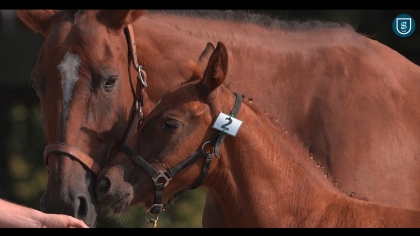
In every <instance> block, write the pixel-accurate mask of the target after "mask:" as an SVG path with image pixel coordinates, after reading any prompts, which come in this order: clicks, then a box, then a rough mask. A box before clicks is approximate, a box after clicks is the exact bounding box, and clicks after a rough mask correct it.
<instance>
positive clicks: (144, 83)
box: [137, 66, 147, 88]
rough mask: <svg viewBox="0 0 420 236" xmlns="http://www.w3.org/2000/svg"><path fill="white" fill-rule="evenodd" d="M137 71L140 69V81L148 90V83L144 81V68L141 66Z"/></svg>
mask: <svg viewBox="0 0 420 236" xmlns="http://www.w3.org/2000/svg"><path fill="white" fill-rule="evenodd" d="M137 69H138V72H139V76H138V78H139V79H140V81H141V83H142V84H143V86H144V87H145V88H146V87H147V83H146V81H144V80H143V73H142V71H143V70H142V66H139V67H138V68H137Z"/></svg>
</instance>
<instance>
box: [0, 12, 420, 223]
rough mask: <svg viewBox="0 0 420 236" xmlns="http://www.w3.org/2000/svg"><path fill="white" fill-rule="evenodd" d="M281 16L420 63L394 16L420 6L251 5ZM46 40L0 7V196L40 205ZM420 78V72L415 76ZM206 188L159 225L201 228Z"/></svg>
mask: <svg viewBox="0 0 420 236" xmlns="http://www.w3.org/2000/svg"><path fill="white" fill-rule="evenodd" d="M252 11H253V12H259V13H263V14H268V15H271V16H272V17H276V18H279V19H284V20H298V21H306V20H321V21H333V22H345V23H348V24H350V25H352V26H353V27H354V28H355V29H356V31H357V32H359V33H361V34H364V35H366V36H367V37H369V38H371V39H374V40H377V41H379V42H381V43H383V44H385V45H387V46H388V47H390V48H392V49H394V50H395V51H397V52H399V53H400V54H402V55H403V56H405V57H406V58H408V59H409V60H411V61H412V62H414V63H416V64H418V65H420V25H417V28H416V30H415V31H414V33H413V34H412V35H411V36H409V37H407V38H401V37H398V36H397V35H395V34H394V32H393V30H392V21H393V20H394V18H395V17H396V16H397V15H399V14H408V15H410V16H411V17H413V19H414V20H415V21H416V23H418V24H420V10H261V9H260V10H252ZM43 41H44V38H43V36H42V35H35V34H34V33H33V32H32V31H31V30H29V29H28V28H27V27H26V26H25V25H24V24H23V23H22V22H20V21H19V20H18V19H17V18H16V16H15V14H14V11H13V10H0V153H1V154H2V155H1V156H0V198H2V199H6V200H9V201H12V202H15V203H19V204H22V205H26V206H29V207H33V208H36V209H38V208H39V199H40V197H41V196H42V193H43V191H44V189H45V186H46V183H47V178H48V176H47V169H46V168H45V166H44V165H43V164H42V154H43V149H44V145H45V143H44V137H43V133H42V126H41V109H40V105H39V100H38V98H37V97H36V95H35V92H34V91H33V90H32V88H31V87H30V86H29V75H30V71H31V69H32V67H33V66H34V65H35V63H36V59H37V56H38V53H39V50H40V48H41V45H42V43H43ZM419 79H420V75H419ZM204 196H205V191H204V190H203V189H197V190H194V191H191V192H188V193H187V194H185V195H184V196H183V197H181V198H180V199H178V200H177V201H176V202H175V205H174V206H172V207H170V208H169V210H168V211H166V212H163V213H162V214H161V215H160V218H159V224H158V226H159V227H201V215H202V209H203V200H204ZM106 213H107V212H106V211H104V212H103V213H101V215H100V218H99V224H98V227H144V209H143V207H141V206H139V207H135V208H133V209H132V210H131V211H130V212H128V213H127V214H125V215H124V216H122V217H121V218H118V219H111V218H109V217H107V216H106Z"/></svg>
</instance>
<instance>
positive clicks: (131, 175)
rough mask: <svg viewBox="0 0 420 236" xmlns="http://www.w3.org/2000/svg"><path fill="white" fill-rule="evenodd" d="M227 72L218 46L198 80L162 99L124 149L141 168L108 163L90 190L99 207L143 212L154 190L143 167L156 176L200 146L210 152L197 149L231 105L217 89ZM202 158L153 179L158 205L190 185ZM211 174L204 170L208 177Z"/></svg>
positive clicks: (124, 159)
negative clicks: (160, 196) (132, 207)
mask: <svg viewBox="0 0 420 236" xmlns="http://www.w3.org/2000/svg"><path fill="white" fill-rule="evenodd" d="M227 71H228V52H227V50H226V48H225V46H224V45H223V44H222V43H220V42H219V43H218V45H217V47H216V49H214V52H213V53H212V54H211V57H210V59H209V62H208V65H207V68H206V69H205V71H204V75H203V76H202V75H200V73H197V72H194V71H193V76H192V78H191V79H190V80H189V81H187V82H186V83H183V84H181V85H179V86H178V87H176V88H174V89H172V90H171V91H170V92H169V93H167V94H166V95H164V96H163V97H162V99H161V101H160V102H159V103H158V104H157V105H156V107H155V108H154V110H153V111H152V112H151V113H150V114H149V115H148V117H147V118H146V119H145V120H144V122H143V124H142V125H141V127H140V130H139V131H138V132H137V133H136V135H135V136H134V137H133V138H132V139H131V140H130V141H129V142H128V144H127V146H128V147H129V148H131V149H133V150H134V151H133V152H134V154H135V153H137V155H138V156H141V157H142V158H143V160H144V162H146V163H147V164H144V163H143V164H142V163H136V162H134V161H133V160H132V159H131V158H130V157H128V156H127V154H126V153H123V152H119V153H117V154H116V155H115V156H113V157H111V158H110V161H109V163H108V164H107V165H106V166H105V167H104V169H103V171H102V172H101V174H100V175H99V176H98V185H97V188H96V191H97V197H98V201H99V204H100V205H101V206H104V207H109V208H111V209H112V210H113V211H114V212H115V213H117V214H118V213H122V212H124V211H126V210H127V209H128V207H129V206H130V205H134V204H137V203H145V204H146V207H148V208H149V207H151V204H152V199H154V197H155V193H156V191H158V189H157V188H158V187H157V185H156V183H154V181H153V180H152V178H151V174H149V173H148V171H145V168H146V169H147V168H149V169H150V168H151V169H154V170H156V171H157V172H159V171H164V170H169V169H171V168H173V167H175V166H177V165H178V164H180V163H181V162H183V161H184V160H185V159H187V158H188V157H189V156H191V154H193V153H195V152H197V151H198V152H200V150H201V149H202V147H203V151H204V152H211V150H210V149H211V147H210V146H207V145H203V144H204V143H205V142H206V141H208V140H210V139H211V137H212V136H213V135H214V134H216V133H217V130H215V129H212V128H211V124H212V122H214V118H215V116H217V115H218V114H219V112H224V113H226V114H228V113H229V112H230V110H231V109H232V106H233V102H232V103H231V102H230V101H233V100H234V95H233V93H232V92H230V91H228V90H227V89H226V88H224V87H223V86H221V85H222V83H223V81H224V80H225V78H226V75H227ZM145 134H153V135H145ZM207 149H209V150H207ZM201 157H202V158H201ZM204 159H205V158H204V156H200V157H199V158H197V160H196V161H194V162H192V163H190V164H188V165H186V166H185V168H184V169H182V170H180V171H179V172H177V173H176V174H174V175H173V178H172V179H171V180H170V181H167V180H166V181H165V178H166V177H164V176H161V177H162V178H158V179H157V182H159V183H163V185H166V184H167V186H165V187H164V188H163V195H164V198H163V201H162V203H163V204H165V203H167V201H170V200H171V199H173V198H174V197H176V196H177V193H178V192H179V191H182V190H185V189H188V188H189V187H190V186H191V185H192V184H193V183H194V182H195V181H196V179H197V177H198V176H199V175H200V173H201V171H202V168H203V163H204ZM213 162H217V160H215V159H214V160H213ZM140 165H145V166H149V165H150V166H149V167H144V166H143V167H141V166H140ZM214 165H215V163H213V164H212V167H214ZM213 169H214V168H210V171H209V173H210V172H212V170H213Z"/></svg>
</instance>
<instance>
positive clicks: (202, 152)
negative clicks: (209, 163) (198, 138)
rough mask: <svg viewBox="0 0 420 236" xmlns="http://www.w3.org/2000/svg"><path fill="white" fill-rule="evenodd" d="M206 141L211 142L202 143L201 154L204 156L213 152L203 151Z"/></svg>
mask: <svg viewBox="0 0 420 236" xmlns="http://www.w3.org/2000/svg"><path fill="white" fill-rule="evenodd" d="M208 143H211V141H207V142H205V143H203V145H202V146H201V154H203V156H205V155H213V154H214V152H212V153H206V151H204V146H205V145H206V144H208Z"/></svg>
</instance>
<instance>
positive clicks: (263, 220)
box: [205, 93, 420, 227]
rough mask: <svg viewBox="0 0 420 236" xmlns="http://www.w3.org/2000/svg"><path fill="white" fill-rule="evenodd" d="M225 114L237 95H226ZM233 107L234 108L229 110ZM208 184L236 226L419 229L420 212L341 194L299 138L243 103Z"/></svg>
mask: <svg viewBox="0 0 420 236" xmlns="http://www.w3.org/2000/svg"><path fill="white" fill-rule="evenodd" d="M222 98H223V103H224V104H226V105H225V106H226V108H225V109H229V108H228V107H227V106H229V105H227V104H234V96H233V95H232V93H230V94H229V96H222ZM230 106H231V105H230ZM237 118H238V119H239V120H242V121H243V124H242V126H241V127H240V130H239V132H238V133H237V136H236V137H232V136H227V137H226V139H225V141H224V144H223V145H222V149H221V158H220V160H218V161H217V164H216V165H215V167H214V171H213V172H212V173H211V174H210V175H209V176H208V180H207V181H206V183H205V185H206V186H207V187H208V188H209V189H210V190H211V191H214V192H215V193H216V194H217V195H218V197H219V198H220V200H221V202H222V204H223V205H224V210H225V212H226V214H227V216H228V218H229V221H230V222H229V223H230V225H231V226H233V227H413V226H414V227H420V212H418V211H415V210H407V209H401V208H396V207H391V206H386V205H381V204H376V203H370V202H364V201H361V200H356V199H352V198H350V197H347V196H345V195H343V193H341V192H339V191H338V190H337V189H336V188H335V187H334V186H333V185H332V183H330V182H329V180H328V179H326V178H325V177H324V175H323V173H322V172H321V171H320V169H319V168H318V167H317V166H316V164H315V163H314V162H313V161H312V160H311V159H310V158H309V153H308V152H307V151H306V149H305V148H303V146H302V144H300V142H299V141H298V139H297V138H295V137H293V136H289V134H285V133H283V132H280V131H279V130H277V129H276V127H275V126H274V125H272V124H271V123H270V122H269V120H268V118H267V117H266V116H265V115H264V114H262V113H260V112H258V111H257V110H255V109H254V108H251V107H250V106H248V105H247V104H243V105H242V107H241V110H240V111H239V114H238V116H237Z"/></svg>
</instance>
